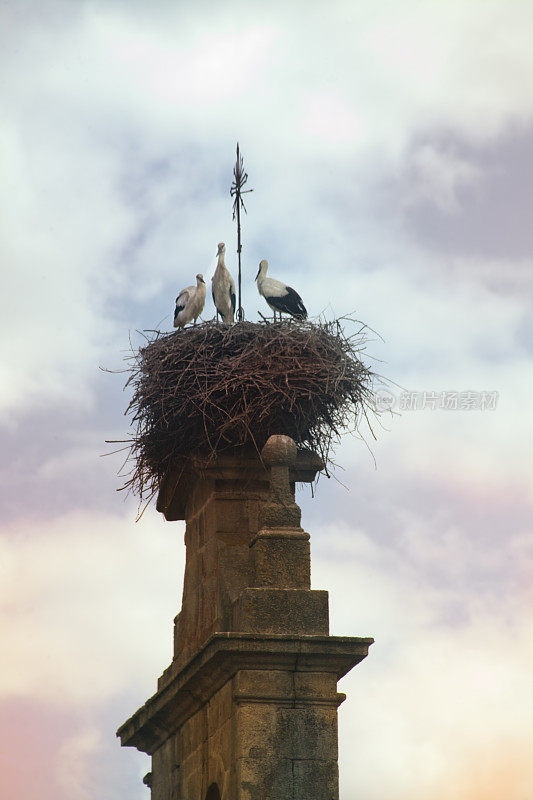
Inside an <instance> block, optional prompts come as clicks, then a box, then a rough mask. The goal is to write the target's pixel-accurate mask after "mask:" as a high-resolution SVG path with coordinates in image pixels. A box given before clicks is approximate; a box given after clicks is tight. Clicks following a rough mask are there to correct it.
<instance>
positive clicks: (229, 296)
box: [211, 242, 235, 325]
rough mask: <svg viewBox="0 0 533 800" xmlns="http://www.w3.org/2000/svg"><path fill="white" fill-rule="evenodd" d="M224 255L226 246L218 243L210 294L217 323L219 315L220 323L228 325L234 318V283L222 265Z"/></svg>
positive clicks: (223, 264)
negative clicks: (216, 260) (215, 311)
mask: <svg viewBox="0 0 533 800" xmlns="http://www.w3.org/2000/svg"><path fill="white" fill-rule="evenodd" d="M225 255H226V245H225V244H224V242H220V244H219V245H218V253H217V256H218V263H217V268H216V270H215V274H214V275H213V277H212V278H211V293H212V295H213V303H214V304H215V308H216V310H217V322H218V315H219V314H220V316H221V317H222V322H225V323H226V324H228V325H229V324H231V323H232V322H233V319H234V316H235V281H234V280H233V278H232V277H231V275H230V273H229V271H228V269H227V268H226V265H225V263H224V256H225Z"/></svg>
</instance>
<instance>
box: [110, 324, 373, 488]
mask: <svg viewBox="0 0 533 800" xmlns="http://www.w3.org/2000/svg"><path fill="white" fill-rule="evenodd" d="M349 322H350V323H353V322H354V321H353V320H349ZM355 330H356V332H355V333H353V334H351V335H347V334H346V333H345V331H344V329H343V325H342V324H341V322H339V321H335V322H333V323H325V322H322V323H318V324H317V323H311V322H306V323H301V322H298V323H295V322H289V321H283V322H279V323H267V322H241V323H238V324H236V325H232V326H227V325H222V324H214V323H212V322H208V323H204V324H201V325H198V326H196V327H189V328H186V329H185V330H182V331H176V332H174V333H170V334H160V333H156V335H155V338H154V339H153V340H152V341H149V342H148V344H147V345H146V346H144V347H142V348H140V349H139V350H138V351H137V352H134V353H133V355H132V356H131V357H130V358H131V360H132V366H131V375H130V378H129V381H128V384H133V398H132V400H131V403H130V405H129V408H128V412H129V413H131V415H132V423H133V424H134V425H135V426H136V430H135V432H134V434H133V435H132V437H131V439H130V440H129V445H130V447H129V456H128V459H127V463H132V465H133V466H132V470H131V472H130V474H129V478H128V480H127V481H126V483H125V484H124V487H123V488H127V489H130V490H131V491H133V492H134V493H135V494H137V495H139V497H140V499H141V501H142V500H143V498H146V497H151V496H153V494H154V493H155V492H156V491H157V489H158V486H159V481H160V479H161V477H162V476H163V474H164V473H165V472H166V471H167V469H169V468H176V467H179V466H181V465H184V464H186V462H187V459H189V458H190V457H191V455H192V454H194V455H195V456H196V457H197V456H203V457H205V458H206V460H209V459H210V458H213V457H214V456H215V455H217V454H219V453H221V452H223V451H224V450H226V449H229V448H232V449H233V448H234V447H235V446H239V445H243V444H248V445H250V444H251V445H253V446H254V447H255V448H256V449H257V450H258V451H260V449H261V448H262V446H263V445H264V444H265V442H266V440H267V439H268V437H269V436H271V435H272V434H286V435H288V436H291V437H292V438H293V439H294V440H295V441H296V442H297V443H298V444H299V445H303V446H307V447H309V448H310V449H311V450H313V451H314V452H316V453H318V455H319V456H321V458H322V460H323V461H324V464H325V465H326V469H327V466H328V465H331V464H332V461H331V445H332V443H334V442H336V441H338V440H339V438H340V436H341V434H342V433H344V432H345V431H346V429H347V428H351V429H352V430H354V429H357V426H358V423H359V421H360V420H361V418H362V417H366V418H367V420H368V411H369V410H370V409H371V408H372V404H371V388H372V380H373V377H374V374H373V373H372V372H371V370H370V369H369V368H368V367H367V366H365V364H364V363H363V362H362V361H361V355H362V353H363V352H364V350H365V344H366V341H367V333H366V328H365V326H363V325H361V324H359V326H358V327H357V328H356V329H355Z"/></svg>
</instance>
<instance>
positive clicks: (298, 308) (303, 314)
mask: <svg viewBox="0 0 533 800" xmlns="http://www.w3.org/2000/svg"><path fill="white" fill-rule="evenodd" d="M265 300H266V301H267V303H268V305H269V306H270V307H271V308H273V309H275V310H276V311H281V312H282V313H284V314H290V315H291V317H295V318H296V319H307V309H306V307H305V306H304V304H303V303H302V298H301V297H300V295H299V294H298V292H296V291H295V290H294V289H292V288H291V287H290V286H287V294H284V295H283V296H282V297H274V296H270V297H265Z"/></svg>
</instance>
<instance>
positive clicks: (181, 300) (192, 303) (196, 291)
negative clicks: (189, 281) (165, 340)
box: [174, 274, 205, 328]
mask: <svg viewBox="0 0 533 800" xmlns="http://www.w3.org/2000/svg"><path fill="white" fill-rule="evenodd" d="M204 305H205V281H204V278H203V275H200V274H198V275H197V276H196V286H187V288H186V289H182V290H181V292H180V293H179V295H178V296H177V297H176V310H175V311H174V327H175V328H184V327H185V325H186V324H187V323H188V322H191V320H194V324H195V325H196V320H197V319H198V317H199V316H200V314H201V313H202V311H203V309H204Z"/></svg>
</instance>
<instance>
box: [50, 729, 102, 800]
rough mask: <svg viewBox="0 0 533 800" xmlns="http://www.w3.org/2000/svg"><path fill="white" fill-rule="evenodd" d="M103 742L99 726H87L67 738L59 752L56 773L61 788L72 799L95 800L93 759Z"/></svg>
mask: <svg viewBox="0 0 533 800" xmlns="http://www.w3.org/2000/svg"><path fill="white" fill-rule="evenodd" d="M101 743H102V735H101V732H100V731H99V730H98V729H97V728H85V729H81V730H79V731H77V732H76V733H75V734H74V735H73V736H71V737H70V738H68V739H66V740H65V741H64V742H63V743H62V745H61V747H60V749H59V752H58V755H57V764H56V775H57V780H58V783H59V786H60V788H61V789H62V791H64V792H65V796H66V797H69V798H71V800H93V797H94V795H93V794H92V792H93V790H94V783H93V781H92V780H91V773H92V770H93V763H92V762H93V761H94V760H95V758H96V755H97V753H98V750H99V748H100V747H101Z"/></svg>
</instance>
